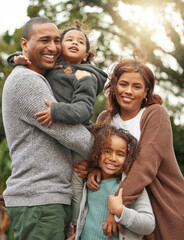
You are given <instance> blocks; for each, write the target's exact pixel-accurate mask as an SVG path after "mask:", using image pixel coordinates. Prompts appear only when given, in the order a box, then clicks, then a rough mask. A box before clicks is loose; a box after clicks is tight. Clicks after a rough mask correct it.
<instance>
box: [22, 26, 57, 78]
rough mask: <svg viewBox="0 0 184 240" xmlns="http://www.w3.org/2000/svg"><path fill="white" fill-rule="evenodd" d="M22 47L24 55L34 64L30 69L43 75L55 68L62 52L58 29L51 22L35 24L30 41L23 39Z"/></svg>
mask: <svg viewBox="0 0 184 240" xmlns="http://www.w3.org/2000/svg"><path fill="white" fill-rule="evenodd" d="M21 45H22V49H23V51H24V55H26V56H27V57H28V58H29V60H30V61H31V63H32V64H31V65H28V67H29V68H30V69H32V70H33V71H35V72H38V73H40V74H42V75H43V74H44V73H45V71H46V70H47V69H51V68H53V67H54V65H55V61H56V59H57V58H58V56H59V55H60V51H61V43H60V36H59V32H58V29H57V27H56V26H55V24H53V23H50V22H48V23H43V24H40V23H37V24H34V25H33V27H32V29H31V31H30V37H29V40H26V39H22V42H21Z"/></svg>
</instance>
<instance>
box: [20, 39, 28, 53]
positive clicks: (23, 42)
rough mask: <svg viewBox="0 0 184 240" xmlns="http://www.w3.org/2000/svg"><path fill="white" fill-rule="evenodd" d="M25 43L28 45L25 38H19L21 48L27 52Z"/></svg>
mask: <svg viewBox="0 0 184 240" xmlns="http://www.w3.org/2000/svg"><path fill="white" fill-rule="evenodd" d="M27 43H28V40H26V39H25V38H21V48H22V50H24V51H25V52H26V51H27Z"/></svg>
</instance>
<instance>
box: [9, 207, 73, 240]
mask: <svg viewBox="0 0 184 240" xmlns="http://www.w3.org/2000/svg"><path fill="white" fill-rule="evenodd" d="M7 209H8V215H9V218H10V222H11V225H12V228H13V231H14V240H50V239H52V240H65V239H66V236H67V232H68V227H69V222H70V218H71V207H70V206H69V205H63V204H51V205H44V206H34V207H10V208H7Z"/></svg>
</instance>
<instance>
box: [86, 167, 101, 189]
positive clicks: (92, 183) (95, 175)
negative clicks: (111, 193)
mask: <svg viewBox="0 0 184 240" xmlns="http://www.w3.org/2000/svg"><path fill="white" fill-rule="evenodd" d="M101 178H102V172H101V170H100V169H93V170H91V171H90V173H89V174H88V179H87V187H88V188H89V189H90V190H92V191H98V189H99V185H98V183H97V182H100V181H101ZM95 179H96V180H95ZM96 181H97V182H96Z"/></svg>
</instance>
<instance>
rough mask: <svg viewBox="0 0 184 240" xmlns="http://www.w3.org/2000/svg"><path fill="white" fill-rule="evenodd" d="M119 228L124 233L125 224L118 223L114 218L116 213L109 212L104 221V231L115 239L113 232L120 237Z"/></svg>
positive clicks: (110, 237)
mask: <svg viewBox="0 0 184 240" xmlns="http://www.w3.org/2000/svg"><path fill="white" fill-rule="evenodd" d="M118 228H119V231H120V232H121V233H122V234H123V235H124V230H123V226H122V225H121V224H120V223H117V222H116V221H115V219H114V215H113V214H111V213H109V214H108V216H107V218H106V220H105V222H104V223H103V232H104V234H105V235H106V236H108V237H109V239H110V240H113V237H112V234H113V233H114V236H115V237H117V238H118Z"/></svg>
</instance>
